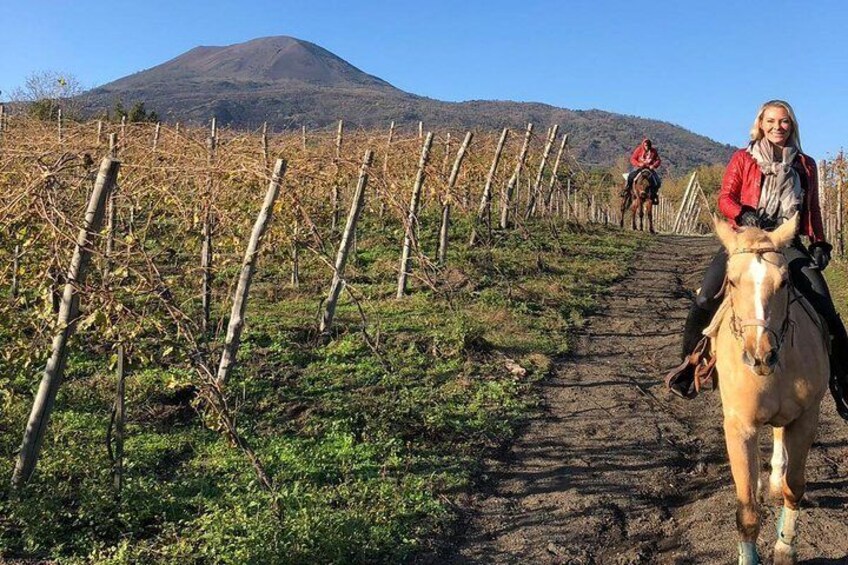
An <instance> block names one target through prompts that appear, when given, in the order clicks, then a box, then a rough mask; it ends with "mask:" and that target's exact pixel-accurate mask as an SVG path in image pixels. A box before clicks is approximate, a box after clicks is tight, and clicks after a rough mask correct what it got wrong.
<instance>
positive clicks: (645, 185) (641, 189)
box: [618, 169, 655, 233]
mask: <svg viewBox="0 0 848 565" xmlns="http://www.w3.org/2000/svg"><path fill="white" fill-rule="evenodd" d="M624 178H625V179H626V178H627V174H625V175H624ZM650 187H651V171H650V170H648V169H642V170H640V171H639V172H638V173H637V174H636V177H635V178H634V179H633V187H632V188H631V189H630V190H629V191H627V192H624V193H623V196H622V197H621V219H620V220H619V222H618V225H619V227H622V228H623V227H624V212H625V210H627V209H628V208H630V213H631V214H632V216H631V226H630V227H631V228H632V229H634V230H635V229H636V210H639V229H640V230H644V229H645V214H647V215H648V230H649V231H650V232H651V233H655V232H654V203H653V202H652V201H651V195H650V194H649V193H648V189H649V188H650Z"/></svg>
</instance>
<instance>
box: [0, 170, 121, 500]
mask: <svg viewBox="0 0 848 565" xmlns="http://www.w3.org/2000/svg"><path fill="white" fill-rule="evenodd" d="M119 168H120V163H119V162H118V161H115V160H114V159H111V158H109V157H106V158H104V159H103V161H102V162H101V164H100V171H99V172H98V174H97V180H96V181H95V183H94V190H93V191H92V193H91V197H90V198H89V201H88V208H87V210H86V213H85V220H84V221H83V226H82V228H81V229H80V232H79V234H78V236H77V242H76V246H75V248H74V255H73V258H72V259H71V266H70V268H69V269H68V282H67V284H65V290H64V292H63V294H62V302H61V305H60V308H59V319H58V321H57V324H56V327H57V328H58V330H57V333H56V334H55V335H54V337H53V349H52V351H51V353H50V359H49V361H48V362H47V366H46V367H45V369H44V374H43V376H42V379H41V385H40V386H39V388H38V394H37V395H36V397H35V401H34V402H33V405H32V411H31V413H30V416H29V420H28V422H27V425H26V430H25V431H24V437H23V441H22V442H21V449H20V452H19V454H18V460H17V463H16V464H15V471H14V473H13V475H12V487H13V489H17V488H18V487H20V486H22V485H24V484H25V483H26V482H27V481H29V479H30V477H31V476H32V473H33V471H34V470H35V465H36V463H37V462H38V455H39V451H40V449H41V443H42V440H43V439H44V432H45V430H46V429H47V424H48V422H49V420H50V412H51V411H52V409H53V403H54V402H55V400H56V393H57V392H58V391H59V385H60V384H61V382H62V377H63V375H64V371H65V360H66V347H67V344H68V340H69V339H70V338H71V335H73V333H74V329H75V327H76V321H77V318H78V317H79V294H77V289H78V288H81V287H83V286H84V285H85V278H86V275H87V270H88V263H89V261H90V258H91V248H92V244H93V242H94V241H95V237H96V234H97V233H98V232H99V231H100V226H101V224H102V223H103V215H104V211H105V208H106V199H107V198H108V196H109V192H111V190H112V188H113V187H114V186H115V179H116V178H117V176H118V169H119Z"/></svg>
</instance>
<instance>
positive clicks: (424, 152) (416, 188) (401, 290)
mask: <svg viewBox="0 0 848 565" xmlns="http://www.w3.org/2000/svg"><path fill="white" fill-rule="evenodd" d="M432 144H433V132H427V138H426V139H425V140H424V145H423V146H422V147H421V158H420V159H419V160H418V173H417V174H416V176H415V184H414V185H413V187H412V199H411V200H410V202H409V215H408V216H407V220H406V234H405V235H404V238H403V249H402V251H401V254H400V272H399V273H398V287H397V295H396V297H397V298H398V299H400V298H403V296H404V294H406V278H407V276H408V275H409V251H410V249H411V248H412V240H413V238H414V237H415V227H416V225H417V224H418V202H419V201H420V199H421V188H422V187H423V186H424V178H425V176H426V175H425V172H424V171H425V168H426V167H427V163H428V161H429V160H430V146H431V145H432Z"/></svg>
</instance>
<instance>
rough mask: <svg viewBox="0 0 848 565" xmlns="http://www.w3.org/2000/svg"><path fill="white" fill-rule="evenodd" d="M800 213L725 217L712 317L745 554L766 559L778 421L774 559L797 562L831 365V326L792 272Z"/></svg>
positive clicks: (745, 562)
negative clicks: (760, 541)
mask: <svg viewBox="0 0 848 565" xmlns="http://www.w3.org/2000/svg"><path fill="white" fill-rule="evenodd" d="M797 220H798V217H797V215H796V216H795V217H794V218H793V219H792V220H790V221H788V222H785V223H783V224H782V225H781V226H780V227H778V228H777V229H776V230H775V231H773V232H771V233H767V232H764V231H761V230H758V229H756V228H746V229H743V230H741V231H740V232H736V231H735V230H734V229H733V228H732V227H730V225H728V224H726V223H724V222H720V221H717V222H716V233H717V235H718V237H719V239H720V240H721V242H722V244H723V245H724V247H725V248H726V249H727V253H728V257H729V259H728V262H727V280H726V296H725V299H724V304H723V305H722V308H721V309H720V310H719V313H718V314H717V315H716V319H715V320H714V321H713V325H712V327H713V329H714V334H715V339H714V340H713V353H714V355H715V356H716V368H717V370H718V375H719V382H720V386H719V389H720V391H721V404H722V411H723V412H724V435H725V442H726V444H727V453H728V456H729V458H730V469H731V472H732V474H733V481H734V483H735V484H736V498H737V510H736V524H737V530H738V532H739V536H740V538H741V541H740V543H739V563H740V564H741V565H753V564H757V563H759V562H760V561H759V556H758V555H757V545H756V544H757V537H758V536H759V533H760V516H759V502H758V490H759V486H758V485H759V473H760V459H759V447H758V441H757V440H758V435H759V430H760V428H761V427H762V426H764V425H766V424H769V425H771V426H773V427H774V451H773V455H772V460H771V466H772V470H771V478H770V486H771V488H770V491H771V494H772V496H775V497H778V498H780V497H782V499H783V510H782V512H781V515H780V520H779V522H778V526H777V527H778V540H777V543H776V544H775V546H774V563H775V564H787V563H792V564H794V563H796V561H797V557H796V552H795V541H796V539H797V529H796V526H797V520H798V506H799V504H800V502H801V499H802V498H803V496H804V491H805V489H806V478H805V474H804V467H805V465H806V462H807V454H808V453H809V451H810V447H811V446H812V444H813V439H814V438H815V435H816V428H817V427H818V422H819V404H820V402H821V399H822V397H823V396H824V394H825V392H826V391H827V386H828V384H827V383H828V375H829V371H830V366H829V360H828V343H827V341H826V340H827V335H828V334H827V331H826V326H825V323H824V321H823V320H822V319H821V318H820V317H819V316H818V315H817V314H816V313H815V311H814V310H813V309H812V307H811V306H810V304H809V303H808V302H807V301H806V299H804V298H802V297H801V296H800V295H799V294H798V292H797V291H796V290H795V289H794V287H793V286H792V285H791V283H790V281H789V274H788V267H787V263H786V258H785V257H784V255H783V253H782V251H781V249H782V248H783V247H786V246H787V245H789V244H790V243H791V242H792V240H793V238H794V237H795V233H796V229H797Z"/></svg>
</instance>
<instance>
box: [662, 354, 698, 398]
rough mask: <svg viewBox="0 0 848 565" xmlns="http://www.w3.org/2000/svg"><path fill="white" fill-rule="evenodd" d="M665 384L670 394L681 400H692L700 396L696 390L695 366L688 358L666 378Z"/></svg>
mask: <svg viewBox="0 0 848 565" xmlns="http://www.w3.org/2000/svg"><path fill="white" fill-rule="evenodd" d="M665 384H666V386H667V387H668V390H669V392H671V393H672V394H676V395H677V396H679V397H680V398H684V399H686V400H691V399H692V398H695V397H696V396H698V391H697V390H695V366H694V365H692V364H691V363H690V362H689V358H688V357H687V358H686V359H684V360H683V362H682V363H681V364H680V365H678V366H677V367H675V368H674V369H672V370H671V371H670V372H669V373H668V374H667V375H666V376H665Z"/></svg>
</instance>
